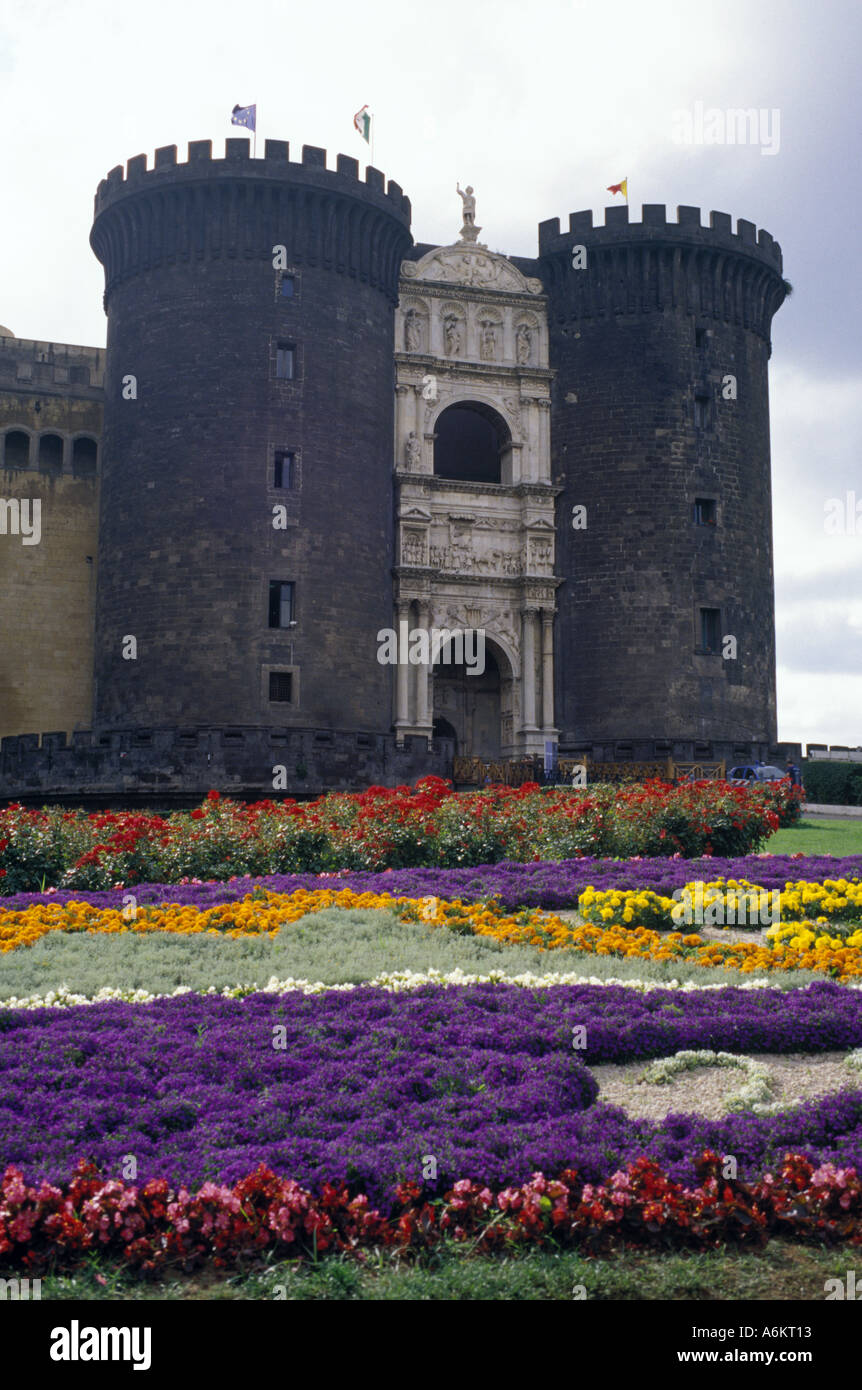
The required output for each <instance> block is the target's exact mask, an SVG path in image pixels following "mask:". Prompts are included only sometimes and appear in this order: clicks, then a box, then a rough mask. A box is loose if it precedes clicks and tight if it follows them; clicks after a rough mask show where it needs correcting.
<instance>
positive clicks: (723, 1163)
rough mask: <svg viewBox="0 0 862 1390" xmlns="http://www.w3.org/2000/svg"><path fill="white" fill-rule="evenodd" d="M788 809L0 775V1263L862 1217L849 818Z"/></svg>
mask: <svg viewBox="0 0 862 1390" xmlns="http://www.w3.org/2000/svg"><path fill="white" fill-rule="evenodd" d="M799 813H800V802H799V795H798V793H795V792H794V791H793V789H791V788H790V787H789V785H788V784H779V785H778V786H775V785H770V784H766V785H764V786H761V787H757V788H753V789H749V788H734V787H730V786H728V785H727V784H724V783H715V782H702V783H695V784H689V785H685V786H681V787H679V788H673V787H669V786H665V785H663V784H660V783H650V784H647V785H645V786H641V787H636V788H632V787H628V788H627V787H622V788H620V787H598V788H591V789H589V791H586V790H585V791H569V790H567V789H559V788H557V789H541V788H539V787H536V786H530V785H528V786H526V787H522V788H519V789H517V790H508V789H504V788H491V789H488V790H487V791H485V792H481V793H476V794H472V795H456V794H454V793H453V792H452V791H451V789H450V788H449V787H448V786H447V785H446V784H445V783H442V782H440V781H438V780H437V779H425V781H424V782H421V783H419V784H418V785H417V787H416V788H414V789H409V788H397V789H395V790H394V791H386V790H384V789H381V788H372V789H370V790H369V791H368V792H365V793H363V794H362V795H359V796H353V797H350V796H346V795H343V796H330V797H326V798H323V799H321V800H320V801H317V802H308V803H304V804H295V803H290V802H285V803H279V804H275V803H269V802H265V803H259V804H257V805H254V806H243V805H239V804H237V803H234V802H231V801H229V800H228V799H226V798H224V797H221V796H219V795H218V794H217V793H210V795H209V797H208V798H207V800H206V802H205V803H204V804H203V805H202V806H201V807H200V808H198V809H196V810H193V811H191V812H178V813H172V814H171V815H169V816H166V817H161V816H155V815H146V816H143V815H139V814H134V813H123V812H117V813H110V814H102V813H99V814H95V815H90V816H87V815H84V814H83V813H80V812H71V811H67V810H56V809H54V810H52V809H45V810H41V811H30V810H25V809H24V808H22V807H20V806H11V807H9V808H7V809H6V810H5V811H4V812H0V891H2V894H3V896H2V897H0V1175H2V1176H0V1264H2V1270H0V1272H6V1271H8V1270H19V1271H22V1272H32V1273H37V1274H38V1273H41V1272H55V1271H72V1270H75V1269H76V1268H78V1267H80V1266H81V1264H82V1262H84V1261H87V1260H92V1259H93V1258H94V1257H97V1258H98V1259H100V1260H101V1261H103V1262H106V1263H107V1264H111V1265H114V1266H119V1267H122V1268H124V1269H127V1270H129V1271H133V1272H134V1273H135V1274H136V1275H137V1276H152V1275H156V1274H161V1273H162V1272H164V1271H166V1270H179V1271H184V1272H188V1271H191V1270H194V1269H196V1268H198V1269H200V1268H204V1269H209V1270H220V1271H230V1270H233V1269H239V1268H249V1267H252V1266H254V1265H255V1264H256V1263H257V1264H260V1263H261V1262H266V1261H272V1260H292V1261H301V1262H302V1261H312V1262H313V1261H316V1260H317V1259H318V1258H319V1257H320V1256H321V1255H323V1254H325V1253H333V1254H338V1255H339V1256H345V1257H350V1258H355V1259H356V1260H359V1261H363V1260H368V1259H369V1258H370V1256H371V1254H372V1252H375V1251H376V1252H379V1251H381V1250H382V1251H389V1252H391V1253H393V1254H395V1255H397V1256H398V1257H399V1258H411V1259H418V1258H420V1257H421V1256H422V1254H423V1252H428V1251H431V1250H434V1249H443V1248H445V1249H451V1248H459V1249H461V1250H463V1251H465V1252H469V1254H470V1255H471V1256H475V1257H477V1258H478V1257H480V1256H487V1257H489V1258H490V1257H494V1256H496V1255H498V1254H499V1253H501V1252H503V1253H512V1252H515V1251H518V1250H522V1251H523V1250H549V1251H554V1250H557V1251H562V1250H566V1249H570V1250H577V1251H580V1252H582V1253H584V1254H586V1255H589V1256H594V1255H596V1256H608V1255H616V1256H619V1255H621V1254H622V1253H624V1252H625V1251H626V1250H632V1249H635V1250H665V1251H673V1250H680V1251H682V1250H690V1251H705V1250H716V1249H728V1248H737V1247H751V1248H753V1249H761V1248H763V1247H764V1246H765V1245H766V1244H767V1243H768V1242H770V1241H772V1240H775V1239H778V1238H780V1239H782V1240H785V1241H794V1242H797V1243H807V1244H809V1245H810V1244H812V1243H814V1244H819V1245H833V1246H836V1247H838V1246H840V1245H850V1246H856V1245H859V1244H862V854H860V855H855V856H850V857H848V858H844V859H839V858H825V857H803V856H801V855H794V856H792V857H790V856H781V855H769V854H766V853H765V852H764V848H763V847H764V845H765V844H766V842H767V840H768V838H769V836H770V835H771V834H772V833H773V832H774V831H775V830H776V829H777V828H778V827H779V826H785V827H790V826H793V825H794V823H795V822H796V821H797V820H798V817H799ZM782 1078H783V1079H782ZM788 1078H789V1079H788ZM680 1088H681V1089H680ZM686 1088H688V1089H686ZM788 1088H789V1089H788ZM699 1097H701V1098H702V1099H699ZM680 1098H682V1099H681V1100H680ZM682 1102H685V1103H682Z"/></svg>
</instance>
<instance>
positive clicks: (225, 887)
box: [0, 854, 862, 909]
mask: <svg viewBox="0 0 862 1390" xmlns="http://www.w3.org/2000/svg"><path fill="white" fill-rule="evenodd" d="M715 878H745V879H748V880H749V881H750V882H752V883H755V884H757V885H758V886H759V887H761V888H782V887H783V886H784V884H785V883H787V882H795V881H796V880H798V879H806V880H808V881H811V882H818V883H819V882H822V881H823V880H824V879H826V878H848V879H862V854H853V855H849V856H847V857H846V858H843V859H840V858H835V857H832V856H830V855H809V856H807V857H806V858H805V859H792V858H790V856H789V855H773V856H771V857H769V858H767V859H761V858H760V857H759V856H758V855H746V856H744V857H743V858H740V859H589V858H584V859H561V860H559V861H556V860H541V861H539V862H536V863H531V864H521V863H518V862H516V861H504V862H503V863H501V864H485V865H480V866H479V867H478V868H472V869H390V870H386V871H384V872H382V873H369V872H359V871H357V872H351V873H345V874H339V875H330V874H324V875H322V876H319V875H317V874H271V875H270V876H269V877H267V878H254V879H252V878H241V879H236V881H235V882H233V883H222V882H217V881H214V880H211V881H210V882H208V883H203V884H175V883H168V884H164V883H142V884H136V885H134V887H133V888H132V889H129V888H128V887H127V888H116V889H109V890H103V891H95V890H93V891H91V890H89V889H86V888H76V889H73V890H70V891H66V890H63V891H62V892H56V893H16V894H14V895H12V896H10V897H6V898H0V908H20V907H29V906H30V905H31V904H32V903H42V902H55V903H56V902H59V903H63V902H69V901H71V900H74V901H75V902H88V903H92V904H93V906H94V907H122V906H123V895H124V893H128V892H130V891H133V892H134V893H135V896H136V898H137V900H138V902H139V903H142V904H145V903H165V902H168V903H180V904H181V905H183V906H185V905H189V904H191V905H193V906H195V907H213V906H215V904H217V903H225V902H234V901H235V900H236V899H237V898H242V897H244V896H245V894H246V893H250V892H251V891H252V890H253V889H255V888H268V889H271V890H272V891H273V892H276V893H295V892H296V891H297V890H298V889H300V888H305V889H308V890H313V889H315V888H334V889H339V888H352V889H354V891H355V892H357V893H367V892H381V893H382V892H385V893H392V894H393V895H394V896H395V897H399V896H404V897H418V898H426V897H440V898H462V899H465V900H467V901H471V900H475V899H478V898H485V897H490V896H492V895H496V896H497V897H499V898H500V900H501V902H502V903H503V906H504V907H507V908H517V907H544V908H549V909H561V908H569V907H576V906H577V901H578V897H579V895H580V894H581V893H582V892H583V891H584V889H585V888H587V887H593V888H598V889H606V888H632V889H637V888H645V889H646V888H651V889H652V890H653V891H654V892H656V893H662V894H664V895H666V896H668V897H669V896H670V895H671V894H672V893H673V891H674V889H676V888H682V887H683V886H684V885H685V884H686V883H691V882H692V880H695V879H704V880H705V881H709V880H711V879H715Z"/></svg>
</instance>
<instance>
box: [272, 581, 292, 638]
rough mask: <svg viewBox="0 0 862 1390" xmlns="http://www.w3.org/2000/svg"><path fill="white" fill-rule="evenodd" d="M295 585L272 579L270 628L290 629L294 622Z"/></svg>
mask: <svg viewBox="0 0 862 1390" xmlns="http://www.w3.org/2000/svg"><path fill="white" fill-rule="evenodd" d="M295 588H296V585H295V584H293V583H285V582H284V581H283V580H281V579H271V580H270V584H269V625H270V627H290V625H291V624H292V622H293V608H294V601H293V596H294V589H295Z"/></svg>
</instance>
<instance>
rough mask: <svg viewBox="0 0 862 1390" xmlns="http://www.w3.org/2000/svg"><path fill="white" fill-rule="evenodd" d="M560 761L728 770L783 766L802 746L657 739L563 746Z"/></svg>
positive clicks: (796, 759)
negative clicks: (670, 763) (668, 761)
mask: <svg viewBox="0 0 862 1390" xmlns="http://www.w3.org/2000/svg"><path fill="white" fill-rule="evenodd" d="M559 756H560V757H561V758H577V757H581V758H584V759H585V760H586V761H588V762H592V763H622V762H634V763H648V762H656V761H658V760H661V759H665V758H672V759H673V760H674V762H679V763H690V762H710V763H712V762H722V761H724V762H725V763H726V764H727V766H728V768H731V767H738V766H739V765H740V764H742V763H751V762H756V761H757V759H758V758H759V759H760V761H761V762H764V763H770V764H773V763H774V764H775V765H776V766H777V767H783V766H784V764H785V763H786V762H787V759H788V758H792V759H793V761H794V762H797V763H798V762H800V761H801V759H802V744H801V743H769V742H768V741H766V740H763V741H762V742H757V741H756V740H755V741H752V742H749V743H745V744H743V743H741V742H732V741H730V740H728V739H710V740H704V739H702V738H698V739H695V738H688V739H673V740H665V741H659V740H656V739H644V738H632V739H613V740H606V741H605V742H602V743H572V742H567V743H564V742H563V741H562V739H561V740H560V745H559Z"/></svg>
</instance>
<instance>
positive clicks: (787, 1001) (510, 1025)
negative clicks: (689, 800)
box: [0, 984, 862, 1202]
mask: <svg viewBox="0 0 862 1390" xmlns="http://www.w3.org/2000/svg"><path fill="white" fill-rule="evenodd" d="M576 1024H583V1025H585V1026H586V1029H587V1043H588V1046H587V1049H586V1051H584V1052H578V1053H575V1052H573V1050H572V1028H573V1026H574V1025H576ZM279 1027H283V1028H284V1029H285V1033H284V1035H283V1040H284V1042H285V1044H286V1046H285V1047H284V1049H282V1048H280V1047H275V1046H273V1042H274V1039H275V1040H276V1041H279V1042H280V1041H281V1040H282V1038H281V1037H280V1036H279V1035H278V1034H277V1033H275V1032H274V1030H275V1029H277V1028H279ZM860 1043H862V995H860V993H858V992H855V991H850V990H846V989H842V988H841V987H839V986H835V985H830V984H816V985H811V986H809V987H808V988H806V989H804V990H797V991H794V992H793V993H792V994H790V995H784V994H783V995H781V996H780V997H779V996H777V995H776V994H775V993H773V992H772V991H769V992H764V993H759V992H757V991H746V990H741V989H735V988H728V989H725V990H722V991H720V992H719V991H715V992H705V993H699V994H687V995H684V994H680V993H678V992H675V991H671V990H661V991H656V992H655V993H652V994H649V995H646V996H639V995H637V994H633V993H632V992H631V991H629V990H624V989H617V988H597V987H590V986H579V987H568V986H567V987H560V986H558V987H556V988H554V989H546V990H536V991H531V990H526V989H522V988H516V987H509V986H501V985H498V986H471V987H467V988H459V989H449V990H446V989H439V988H434V987H425V988H423V989H421V990H418V991H416V992H414V993H409V994H387V993H385V992H384V991H382V990H376V989H363V990H359V991H356V992H354V993H350V994H340V993H337V992H329V993H325V994H321V995H316V996H303V995H299V994H297V995H284V996H277V995H265V994H257V995H252V996H249V997H248V998H247V999H245V1000H228V999H221V998H218V997H213V996H209V997H207V996H200V995H188V996H184V997H181V998H178V999H171V1000H160V1001H157V1002H155V1003H153V1004H150V1005H146V1006H141V1005H127V1004H103V1005H94V1006H90V1007H87V1008H78V1009H75V1008H70V1009H65V1010H49V1009H41V1010H35V1011H21V1012H17V1011H12V1010H5V1011H0V1167H4V1168H5V1166H6V1165H8V1164H10V1163H11V1164H14V1165H16V1166H20V1167H21V1168H22V1169H23V1171H24V1173H25V1176H26V1177H27V1178H28V1179H29V1180H31V1181H38V1180H39V1179H40V1178H42V1177H47V1178H49V1179H50V1180H53V1181H60V1180H62V1179H65V1178H67V1177H68V1176H69V1175H70V1173H71V1172H72V1170H73V1169H74V1167H75V1165H76V1163H77V1162H78V1161H79V1160H80V1159H89V1160H91V1161H93V1162H95V1163H96V1164H97V1165H98V1166H99V1167H100V1168H102V1169H103V1171H105V1172H106V1173H108V1174H112V1175H116V1174H118V1173H119V1171H120V1167H121V1163H122V1161H123V1158H124V1156H125V1155H128V1154H133V1155H134V1156H135V1158H136V1159H137V1163H138V1172H137V1176H138V1178H139V1179H141V1180H144V1179H146V1178H148V1177H151V1176H164V1177H167V1178H169V1179H170V1180H171V1181H173V1182H180V1181H182V1182H185V1183H199V1182H200V1181H202V1180H205V1179H207V1178H211V1179H219V1180H222V1181H225V1182H233V1181H235V1180H237V1179H238V1178H240V1177H242V1176H243V1175H245V1174H246V1173H248V1172H249V1171H251V1170H252V1169H253V1168H255V1167H256V1166H257V1164H258V1163H265V1164H267V1165H269V1166H270V1167H272V1168H273V1169H275V1170H276V1171H279V1172H281V1173H283V1174H285V1175H288V1176H291V1177H294V1178H296V1179H297V1180H298V1181H300V1182H302V1183H305V1184H309V1185H311V1186H312V1187H318V1188H319V1185H320V1184H321V1183H322V1182H324V1181H327V1180H335V1179H345V1180H347V1181H348V1182H350V1183H351V1184H353V1185H354V1186H355V1187H356V1188H358V1189H364V1190H366V1191H368V1192H369V1195H371V1196H372V1198H373V1199H374V1200H377V1201H383V1202H385V1200H386V1196H387V1193H390V1192H391V1190H392V1187H393V1184H394V1183H395V1182H396V1181H397V1180H399V1179H402V1178H405V1177H410V1178H413V1179H416V1180H421V1174H422V1166H423V1162H424V1159H425V1157H426V1156H429V1155H433V1156H434V1157H435V1158H436V1160H437V1164H438V1178H437V1187H438V1190H442V1189H443V1187H445V1186H446V1185H447V1184H451V1182H452V1181H454V1180H456V1179H458V1178H463V1177H467V1178H472V1179H474V1180H477V1181H486V1182H489V1183H495V1184H504V1183H510V1182H521V1181H524V1180H526V1179H527V1178H528V1177H529V1175H530V1174H531V1173H532V1172H534V1171H535V1170H536V1169H541V1170H543V1171H544V1172H546V1173H553V1172H555V1171H561V1170H562V1169H563V1168H566V1167H571V1166H575V1167H578V1168H580V1169H581V1170H582V1172H583V1174H584V1176H585V1177H588V1178H589V1180H591V1181H597V1180H600V1179H603V1178H606V1177H607V1176H608V1175H609V1174H611V1173H613V1172H614V1171H615V1169H616V1168H618V1167H620V1166H621V1165H624V1164H625V1163H627V1162H629V1161H631V1160H633V1159H634V1158H636V1157H637V1156H638V1155H639V1154H644V1153H646V1154H650V1155H652V1156H654V1157H656V1158H658V1159H660V1161H662V1162H663V1163H666V1164H668V1165H669V1168H670V1171H671V1173H672V1175H673V1176H674V1177H677V1178H680V1179H682V1180H685V1181H693V1180H694V1176H695V1173H694V1167H693V1160H694V1159H695V1158H696V1157H697V1155H698V1153H699V1152H700V1150H701V1149H702V1148H704V1147H712V1148H715V1149H718V1150H719V1151H720V1152H724V1153H733V1154H734V1155H736V1157H737V1159H738V1162H739V1167H740V1173H741V1174H743V1175H744V1176H745V1175H747V1176H753V1175H755V1174H756V1173H759V1172H760V1171H762V1170H763V1168H764V1167H765V1166H768V1165H769V1164H771V1163H773V1162H774V1161H775V1159H776V1157H779V1158H780V1157H781V1155H782V1154H783V1152H784V1149H785V1148H787V1147H789V1148H791V1149H795V1150H796V1151H799V1152H802V1153H805V1154H806V1155H807V1156H809V1157H811V1158H812V1159H832V1160H833V1161H835V1162H836V1163H841V1164H854V1165H856V1166H858V1167H862V1091H859V1090H856V1091H853V1092H848V1093H846V1094H844V1095H842V1096H839V1097H835V1096H831V1097H828V1098H826V1099H824V1100H822V1101H816V1102H810V1103H809V1104H808V1105H806V1106H805V1107H804V1108H803V1110H802V1111H801V1112H800V1113H799V1114H797V1115H792V1116H788V1115H784V1116H778V1117H768V1118H755V1117H746V1116H732V1117H729V1118H728V1119H725V1120H722V1121H720V1122H714V1121H710V1122H708V1121H705V1120H701V1119H699V1118H697V1117H692V1116H688V1117H673V1118H672V1119H670V1120H668V1121H666V1122H665V1123H664V1124H661V1125H656V1124H652V1123H651V1122H646V1121H639V1120H638V1121H635V1120H630V1119H628V1118H627V1117H626V1116H625V1115H624V1113H623V1112H622V1111H620V1110H618V1109H616V1108H614V1107H610V1106H607V1105H599V1104H594V1103H592V1102H593V1101H594V1098H595V1095H596V1085H595V1081H594V1079H593V1077H592V1075H591V1074H590V1073H589V1072H588V1070H587V1069H586V1067H585V1065H584V1063H586V1064H587V1065H588V1064H590V1063H594V1064H595V1063H598V1062H602V1061H624V1060H627V1059H631V1058H639V1057H643V1058H647V1057H651V1056H657V1055H666V1054H668V1053H672V1052H673V1051H675V1050H677V1049H679V1048H685V1047H692V1046H696V1047H713V1048H730V1049H732V1050H734V1051H740V1050H746V1051H753V1052H757V1051H787V1050H793V1051H796V1050H810V1051H817V1050H822V1049H834V1048H850V1047H853V1046H858V1045H859V1044H860Z"/></svg>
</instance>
